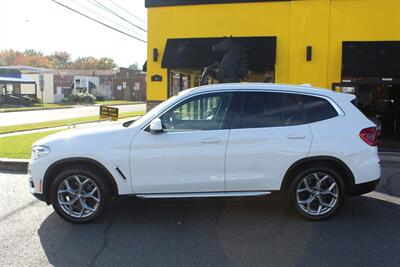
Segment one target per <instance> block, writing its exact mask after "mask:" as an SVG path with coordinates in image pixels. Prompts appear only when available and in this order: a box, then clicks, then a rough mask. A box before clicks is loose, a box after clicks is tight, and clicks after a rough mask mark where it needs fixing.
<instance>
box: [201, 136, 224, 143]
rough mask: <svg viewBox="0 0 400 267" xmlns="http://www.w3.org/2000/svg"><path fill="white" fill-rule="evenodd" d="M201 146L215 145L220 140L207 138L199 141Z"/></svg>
mask: <svg viewBox="0 0 400 267" xmlns="http://www.w3.org/2000/svg"><path fill="white" fill-rule="evenodd" d="M201 142H202V143H203V144H215V143H219V142H221V139H219V138H215V137H207V138H204V139H202V140H201Z"/></svg>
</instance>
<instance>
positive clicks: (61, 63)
mask: <svg viewBox="0 0 400 267" xmlns="http://www.w3.org/2000/svg"><path fill="white" fill-rule="evenodd" d="M49 59H50V61H51V63H52V65H53V68H54V69H67V68H68V67H70V65H71V63H72V62H71V55H70V54H69V53H68V52H65V51H62V52H54V53H53V54H51V55H50V56H49Z"/></svg>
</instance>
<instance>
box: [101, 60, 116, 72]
mask: <svg viewBox="0 0 400 267" xmlns="http://www.w3.org/2000/svg"><path fill="white" fill-rule="evenodd" d="M116 67H117V64H115V62H114V59H112V58H107V57H102V58H100V59H99V61H98V62H97V69H99V70H112V69H115V68H116Z"/></svg>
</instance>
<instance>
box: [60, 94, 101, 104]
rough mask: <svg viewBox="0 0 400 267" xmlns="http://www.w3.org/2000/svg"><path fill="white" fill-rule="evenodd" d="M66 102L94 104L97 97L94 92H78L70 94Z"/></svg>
mask: <svg viewBox="0 0 400 267" xmlns="http://www.w3.org/2000/svg"><path fill="white" fill-rule="evenodd" d="M66 102H69V103H74V104H94V103H95V102H96V97H95V96H94V95H92V94H83V93H78V94H72V95H70V96H69V97H68V98H67V101H66Z"/></svg>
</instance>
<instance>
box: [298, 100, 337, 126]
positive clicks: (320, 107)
mask: <svg viewBox="0 0 400 267" xmlns="http://www.w3.org/2000/svg"><path fill="white" fill-rule="evenodd" d="M301 100H302V102H303V107H304V111H305V113H306V115H307V121H308V123H313V122H317V121H323V120H327V119H330V118H334V117H336V116H338V113H337V111H336V109H335V108H334V107H333V106H332V105H331V103H329V101H328V100H326V99H324V98H321V97H316V96H309V95H301Z"/></svg>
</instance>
